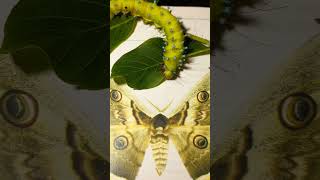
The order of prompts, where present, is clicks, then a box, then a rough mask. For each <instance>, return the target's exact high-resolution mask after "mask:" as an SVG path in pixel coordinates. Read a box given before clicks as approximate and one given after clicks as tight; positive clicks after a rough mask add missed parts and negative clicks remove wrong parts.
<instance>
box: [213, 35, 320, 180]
mask: <svg viewBox="0 0 320 180" xmlns="http://www.w3.org/2000/svg"><path fill="white" fill-rule="evenodd" d="M273 73H274V77H273V78H274V80H273V81H271V82H270V84H267V85H266V86H265V88H264V91H263V92H261V94H260V95H259V96H257V97H256V98H255V99H254V100H253V101H252V104H250V106H249V107H248V108H247V110H246V111H243V113H242V114H241V115H240V116H237V118H238V122H239V125H237V127H232V131H231V133H230V134H228V138H226V139H224V141H223V142H222V143H215V144H214V145H213V146H214V147H215V148H214V150H213V151H214V152H213V153H214V156H213V158H212V159H213V165H212V168H211V175H213V177H214V178H213V179H218V180H256V179H260V180H280V179H281V180H316V179H320V173H319V168H320V114H319V112H320V111H319V110H320V109H319V108H320V34H318V35H316V36H314V37H313V38H312V39H311V40H309V41H307V42H306V43H305V44H304V45H303V46H302V47H301V48H299V49H298V50H297V51H296V52H295V53H294V54H293V55H292V56H291V57H290V58H289V59H288V61H287V62H286V64H284V66H283V67H281V68H280V69H279V70H278V71H274V72H273ZM235 118H236V117H235ZM217 121H222V120H217ZM223 121H226V122H227V119H226V120H223ZM214 128H219V126H215V127H214Z"/></svg>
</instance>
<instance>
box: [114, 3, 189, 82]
mask: <svg viewBox="0 0 320 180" xmlns="http://www.w3.org/2000/svg"><path fill="white" fill-rule="evenodd" d="M118 13H123V14H127V13H130V14H131V15H132V16H136V17H141V18H142V19H143V20H144V21H145V22H148V23H153V24H154V25H155V26H156V27H158V28H161V29H162V30H163V31H164V33H165V36H166V38H165V47H163V51H164V52H163V61H164V77H165V78H166V79H173V78H175V77H176V75H177V72H178V71H179V70H180V69H181V68H182V66H183V62H184V61H185V55H184V49H185V47H184V36H185V34H184V30H183V28H182V25H181V24H180V22H179V21H178V19H177V18H176V17H175V16H173V15H172V14H171V13H170V11H169V10H167V9H165V8H162V7H159V6H157V5H156V4H154V3H151V2H146V1H144V0H110V19H112V18H113V17H114V15H116V14H118Z"/></svg>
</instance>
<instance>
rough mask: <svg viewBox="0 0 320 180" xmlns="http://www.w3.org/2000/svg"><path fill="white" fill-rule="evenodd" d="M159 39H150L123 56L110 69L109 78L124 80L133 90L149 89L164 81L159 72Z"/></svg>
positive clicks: (161, 43)
mask: <svg viewBox="0 0 320 180" xmlns="http://www.w3.org/2000/svg"><path fill="white" fill-rule="evenodd" d="M163 44H164V42H163V40H162V39H161V38H152V39H149V40H147V41H145V42H144V43H143V44H142V45H140V46H139V47H137V48H136V49H134V50H132V51H130V52H129V53H127V54H125V55H123V56H122V57H121V58H120V59H119V60H118V61H117V62H116V63H115V64H114V66H113V67H112V70H111V72H112V74H111V77H112V78H114V79H115V80H117V79H121V78H125V80H126V82H127V84H128V85H129V86H130V87H132V88H134V89H149V88H153V87H156V86H158V85H159V84H161V83H162V82H163V81H164V77H163V75H162V72H161V65H162V48H161V47H162V46H163Z"/></svg>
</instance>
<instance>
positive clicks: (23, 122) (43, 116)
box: [0, 54, 109, 180]
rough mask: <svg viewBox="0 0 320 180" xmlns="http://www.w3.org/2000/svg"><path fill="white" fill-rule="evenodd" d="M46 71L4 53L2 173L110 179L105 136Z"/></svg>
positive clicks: (6, 179) (0, 78)
mask: <svg viewBox="0 0 320 180" xmlns="http://www.w3.org/2000/svg"><path fill="white" fill-rule="evenodd" d="M44 77H47V73H40V74H26V73H24V72H23V71H22V70H21V69H20V68H19V67H18V66H16V65H15V63H14V62H13V60H12V58H11V57H10V55H9V54H2V55H0V141H1V144H0V174H1V179H2V180H40V179H41V180H61V179H70V180H102V179H108V176H109V173H107V169H108V161H107V154H106V153H105V152H106V151H107V148H106V146H107V145H106V143H104V142H105V141H96V139H99V138H98V135H97V134H96V133H94V132H95V130H93V128H92V126H91V125H90V123H91V119H89V118H87V117H86V115H85V114H83V113H81V112H79V111H77V109H74V108H71V107H70V106H68V105H69V103H66V102H65V101H64V100H63V97H62V94H63V93H60V92H59V89H58V88H57V87H55V86H50V85H51V82H52V81H50V78H49V79H47V78H44Z"/></svg>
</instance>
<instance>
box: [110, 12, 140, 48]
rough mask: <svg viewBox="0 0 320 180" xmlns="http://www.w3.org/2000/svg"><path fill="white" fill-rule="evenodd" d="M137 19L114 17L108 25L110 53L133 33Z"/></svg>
mask: <svg viewBox="0 0 320 180" xmlns="http://www.w3.org/2000/svg"><path fill="white" fill-rule="evenodd" d="M136 25H137V18H135V17H133V16H123V15H122V16H115V17H113V18H112V20H111V23H110V51H111V52H112V51H113V50H114V49H116V48H117V47H118V46H119V45H120V44H121V43H122V42H124V41H125V40H127V39H128V38H129V37H130V36H131V34H132V33H133V32H134V30H135V28H136Z"/></svg>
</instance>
